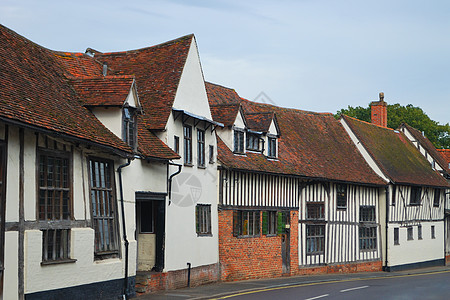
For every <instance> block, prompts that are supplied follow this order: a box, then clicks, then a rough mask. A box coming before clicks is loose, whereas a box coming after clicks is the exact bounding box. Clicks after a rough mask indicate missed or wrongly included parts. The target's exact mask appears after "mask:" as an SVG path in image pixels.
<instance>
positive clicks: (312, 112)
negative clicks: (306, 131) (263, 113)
mask: <svg viewBox="0 0 450 300" xmlns="http://www.w3.org/2000/svg"><path fill="white" fill-rule="evenodd" d="M240 98H241V100H243V101H246V102H250V103H252V104H256V105H262V106H266V107H267V108H275V109H280V110H284V111H294V112H299V113H304V114H314V115H330V116H332V115H333V114H332V113H330V112H316V111H309V110H303V109H299V108H293V107H284V106H278V105H273V104H267V103H261V102H256V101H252V100H248V99H246V98H243V97H240Z"/></svg>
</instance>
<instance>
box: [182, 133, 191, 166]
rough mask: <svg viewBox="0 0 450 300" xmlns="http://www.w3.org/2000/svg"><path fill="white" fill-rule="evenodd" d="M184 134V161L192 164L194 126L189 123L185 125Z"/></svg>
mask: <svg viewBox="0 0 450 300" xmlns="http://www.w3.org/2000/svg"><path fill="white" fill-rule="evenodd" d="M183 136H184V163H185V164H186V165H192V127H191V126H189V125H184V126H183Z"/></svg>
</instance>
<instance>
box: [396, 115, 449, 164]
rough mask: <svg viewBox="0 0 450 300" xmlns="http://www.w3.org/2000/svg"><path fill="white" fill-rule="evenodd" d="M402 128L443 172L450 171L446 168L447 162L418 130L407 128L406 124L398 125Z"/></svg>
mask: <svg viewBox="0 0 450 300" xmlns="http://www.w3.org/2000/svg"><path fill="white" fill-rule="evenodd" d="M402 126H404V127H405V128H406V129H408V131H409V132H411V134H412V136H413V137H414V138H415V139H416V140H417V141H418V142H419V144H420V145H421V146H422V147H424V148H425V150H427V151H428V153H429V154H430V155H431V156H432V157H433V158H434V159H435V160H436V161H437V163H438V164H439V165H440V166H441V167H442V168H443V169H444V170H445V172H447V173H449V172H450V170H449V168H448V162H446V161H445V159H444V157H443V156H442V155H441V154H440V153H439V152H438V151H437V150H436V148H435V147H434V145H433V143H431V142H430V140H429V139H428V138H427V137H425V136H424V135H423V134H422V133H421V132H420V131H419V130H417V129H416V128H414V127H411V126H409V125H408V124H406V123H403V124H401V125H400V128H401V127H402Z"/></svg>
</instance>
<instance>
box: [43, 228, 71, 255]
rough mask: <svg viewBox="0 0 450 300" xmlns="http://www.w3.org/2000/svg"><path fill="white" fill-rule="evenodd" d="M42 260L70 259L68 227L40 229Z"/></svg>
mask: <svg viewBox="0 0 450 300" xmlns="http://www.w3.org/2000/svg"><path fill="white" fill-rule="evenodd" d="M42 239H43V243H42V262H43V263H45V262H53V261H61V260H69V259H70V248H69V247H70V229H47V230H42Z"/></svg>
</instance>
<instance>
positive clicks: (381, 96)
mask: <svg viewBox="0 0 450 300" xmlns="http://www.w3.org/2000/svg"><path fill="white" fill-rule="evenodd" d="M380 101H384V93H383V92H381V93H380Z"/></svg>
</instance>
